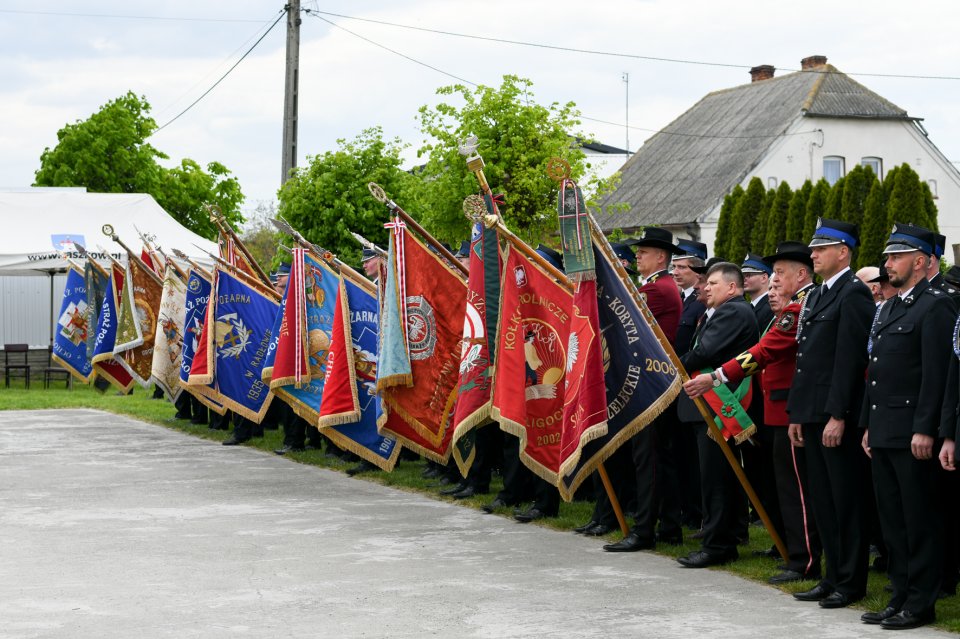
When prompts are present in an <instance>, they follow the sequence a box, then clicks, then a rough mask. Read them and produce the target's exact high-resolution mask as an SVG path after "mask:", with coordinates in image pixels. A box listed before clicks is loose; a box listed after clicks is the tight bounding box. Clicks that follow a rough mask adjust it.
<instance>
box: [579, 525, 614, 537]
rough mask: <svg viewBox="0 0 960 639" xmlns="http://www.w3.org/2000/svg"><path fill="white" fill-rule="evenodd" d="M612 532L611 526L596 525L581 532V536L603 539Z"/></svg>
mask: <svg viewBox="0 0 960 639" xmlns="http://www.w3.org/2000/svg"><path fill="white" fill-rule="evenodd" d="M612 531H613V526H608V525H607V524H596V525H595V526H592V527H590V528H587V529H586V530H584V531H583V534H584V535H586V536H587V537H603V536H604V535H606V534H607V533H609V532H612Z"/></svg>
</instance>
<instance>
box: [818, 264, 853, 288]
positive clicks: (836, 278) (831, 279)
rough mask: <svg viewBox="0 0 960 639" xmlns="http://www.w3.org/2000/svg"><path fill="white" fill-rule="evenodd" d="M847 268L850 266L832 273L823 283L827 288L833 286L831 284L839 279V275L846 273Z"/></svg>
mask: <svg viewBox="0 0 960 639" xmlns="http://www.w3.org/2000/svg"><path fill="white" fill-rule="evenodd" d="M849 270H850V267H849V266H848V267H847V268H845V269H843V270H841V271H840V272H839V273H836V274H834V276H833V277H831V278H830V279H829V280H827V281H826V282H824V284H826V285H827V290H829V289H831V288H833V285H834V284H836V282H837V280H839V279H840V276H841V275H843V274H844V273H846V272H847V271H849Z"/></svg>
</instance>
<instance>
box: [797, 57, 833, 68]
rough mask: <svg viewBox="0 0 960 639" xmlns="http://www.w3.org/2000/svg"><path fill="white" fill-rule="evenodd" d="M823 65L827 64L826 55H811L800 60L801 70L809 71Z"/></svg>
mask: <svg viewBox="0 0 960 639" xmlns="http://www.w3.org/2000/svg"><path fill="white" fill-rule="evenodd" d="M825 66H827V56H825V55H811V56H807V57H806V58H804V59H803V60H801V61H800V70H801V71H810V70H812V69H818V68H820V67H825Z"/></svg>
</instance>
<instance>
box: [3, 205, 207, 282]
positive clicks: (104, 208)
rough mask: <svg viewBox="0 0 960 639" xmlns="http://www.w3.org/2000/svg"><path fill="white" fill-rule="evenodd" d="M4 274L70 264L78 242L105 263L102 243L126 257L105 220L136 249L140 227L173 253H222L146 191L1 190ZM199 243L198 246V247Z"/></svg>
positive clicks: (30, 272) (33, 272)
mask: <svg viewBox="0 0 960 639" xmlns="http://www.w3.org/2000/svg"><path fill="white" fill-rule="evenodd" d="M0 220H2V222H3V229H4V230H3V232H2V233H0V276H3V275H37V274H38V271H42V272H48V273H49V272H57V271H62V270H64V269H66V268H67V260H66V259H64V258H63V257H62V256H61V255H60V252H66V253H67V254H68V255H70V256H71V257H73V258H74V259H77V258H79V257H80V255H79V253H77V252H76V249H75V248H74V243H76V244H82V245H83V246H84V248H86V249H87V251H89V252H90V253H91V254H93V255H94V257H95V258H97V261H102V263H104V264H106V263H108V262H109V260H108V259H107V257H106V255H102V254H100V255H98V254H99V253H101V251H99V250H98V249H97V247H98V246H102V247H103V248H105V249H107V250H108V251H109V252H110V253H111V254H112V255H113V256H114V257H116V258H118V259H121V260H122V261H126V255H122V256H121V253H123V249H121V248H120V246H119V245H118V244H116V243H115V242H114V241H113V240H111V239H110V238H108V237H107V236H105V235H104V234H103V232H102V231H101V228H102V227H103V225H104V224H110V225H111V226H113V229H114V232H115V233H116V234H117V235H118V236H119V237H120V239H121V240H123V242H124V243H125V244H126V245H127V246H129V247H130V249H131V250H133V251H139V250H140V246H141V243H140V238H139V237H138V236H137V229H140V231H142V232H144V233H149V234H150V235H152V236H154V237H155V238H156V241H155V243H156V245H157V246H160V247H161V248H163V249H164V250H165V252H167V254H171V253H170V249H172V248H177V249H180V250H181V251H183V252H184V253H186V254H187V255H190V256H195V257H194V259H196V260H197V261H202V262H204V263H207V264H209V262H210V260H209V258H207V257H206V256H205V255H204V254H203V252H202V251H201V250H200V249H197V246H199V247H201V248H202V249H203V250H206V251H209V252H210V253H213V254H214V255H216V254H217V246H216V244H215V243H213V242H211V241H210V240H207V239H204V238H202V237H200V236H199V235H197V234H196V233H194V232H193V231H190V230H188V229H187V228H185V227H183V226H181V225H180V223H179V222H177V221H176V220H174V219H173V218H172V217H170V215H169V214H168V213H167V212H166V211H164V210H163V209H162V208H160V205H159V204H157V202H156V200H154V199H153V197H152V196H150V195H147V194H143V193H87V192H86V191H85V190H84V189H46V188H34V189H29V190H24V191H9V192H2V191H0ZM195 245H196V246H195Z"/></svg>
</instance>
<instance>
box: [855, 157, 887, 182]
mask: <svg viewBox="0 0 960 639" xmlns="http://www.w3.org/2000/svg"><path fill="white" fill-rule="evenodd" d="M860 166H863V167H867V166H869V167H870V168H871V169H873V174H874V175H876V176H877V177H878V178H880V180H881V181H883V158H880V157H876V156H873V155H868V156H866V157H864V158H860Z"/></svg>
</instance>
